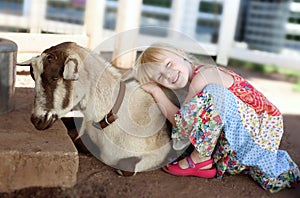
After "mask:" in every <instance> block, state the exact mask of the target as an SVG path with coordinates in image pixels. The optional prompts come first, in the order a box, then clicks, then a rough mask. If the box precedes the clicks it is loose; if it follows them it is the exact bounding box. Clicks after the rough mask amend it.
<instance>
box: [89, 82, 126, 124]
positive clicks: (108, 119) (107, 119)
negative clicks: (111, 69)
mask: <svg viewBox="0 0 300 198" xmlns="http://www.w3.org/2000/svg"><path fill="white" fill-rule="evenodd" d="M125 89H126V85H125V82H124V81H123V80H120V88H119V93H118V96H117V99H116V102H115V104H114V106H113V107H112V109H111V110H110V112H109V113H108V114H106V115H105V116H104V118H103V119H102V120H100V121H99V122H93V126H94V127H96V128H98V129H104V128H105V127H107V126H108V125H110V124H111V123H113V122H114V121H115V120H116V119H117V118H118V116H117V113H118V111H119V109H120V106H121V104H122V102H123V98H124V95H125Z"/></svg>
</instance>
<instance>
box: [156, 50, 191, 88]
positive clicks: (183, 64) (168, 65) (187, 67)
mask: <svg viewBox="0 0 300 198" xmlns="http://www.w3.org/2000/svg"><path fill="white" fill-rule="evenodd" d="M150 72H151V74H152V80H153V81H155V82H156V83H158V84H160V85H162V86H164V87H166V88H169V89H181V88H183V87H185V86H186V84H187V83H188V82H189V81H190V79H191V76H192V66H191V64H190V63H189V62H188V61H185V60H184V59H183V57H181V56H178V55H175V54H174V55H170V56H168V57H165V58H164V59H163V61H162V64H160V65H156V66H154V67H153V68H152V69H151V71H150Z"/></svg>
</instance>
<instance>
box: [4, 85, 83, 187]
mask: <svg viewBox="0 0 300 198" xmlns="http://www.w3.org/2000/svg"><path fill="white" fill-rule="evenodd" d="M0 94H1V93H0ZM33 95H34V92H33V89H32V88H16V89H15V96H14V109H13V110H12V111H11V112H9V113H5V114H0V192H10V191H14V190H17V189H22V188H26V187H72V186H73V185H75V183H76V179H77V171H78V166H79V157H78V152H77V150H76V148H75V146H74V144H73V142H72V140H71V139H70V137H69V136H68V133H67V129H66V128H65V126H64V124H63V123H62V121H60V120H59V121H57V122H56V123H55V124H54V125H53V126H52V127H51V128H50V129H48V130H45V131H38V130H36V129H35V128H34V126H33V125H32V124H31V122H30V115H31V107H32V103H33Z"/></svg>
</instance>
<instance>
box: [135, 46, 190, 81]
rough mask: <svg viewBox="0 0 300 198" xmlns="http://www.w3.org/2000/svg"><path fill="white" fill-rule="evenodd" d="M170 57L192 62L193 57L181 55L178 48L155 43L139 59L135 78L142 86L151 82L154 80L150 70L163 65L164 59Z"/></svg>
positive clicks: (136, 64)
mask: <svg viewBox="0 0 300 198" xmlns="http://www.w3.org/2000/svg"><path fill="white" fill-rule="evenodd" d="M170 55H177V56H180V57H182V58H187V60H189V61H190V62H191V60H190V57H191V55H189V54H185V53H180V50H178V48H176V47H174V46H172V45H169V44H166V43H154V44H152V45H151V46H149V47H148V48H147V49H145V50H144V51H143V52H142V53H141V54H140V56H139V57H138V58H137V61H136V63H135V65H134V68H133V69H134V71H135V72H134V73H135V78H136V79H137V80H138V81H139V82H140V83H141V84H144V83H147V82H150V81H151V79H152V76H151V72H150V70H151V69H153V68H155V67H159V66H160V65H161V64H162V63H163V61H164V59H165V58H166V57H168V56H170ZM187 56H188V57H187ZM191 63H192V62H191Z"/></svg>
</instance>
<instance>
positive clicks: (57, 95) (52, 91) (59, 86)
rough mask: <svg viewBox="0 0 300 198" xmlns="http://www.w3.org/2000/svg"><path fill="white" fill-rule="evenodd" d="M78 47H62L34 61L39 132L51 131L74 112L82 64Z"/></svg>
mask: <svg viewBox="0 0 300 198" xmlns="http://www.w3.org/2000/svg"><path fill="white" fill-rule="evenodd" d="M74 46H76V44H75V43H70V42H68V43H62V44H59V45H57V46H54V47H51V48H49V49H46V50H45V51H44V52H42V54H41V55H40V56H37V57H34V58H32V59H31V60H30V62H31V64H30V65H31V75H32V77H33V79H34V80H35V98H34V107H33V110H32V115H31V122H32V123H33V125H34V126H35V127H36V128H37V129H39V130H44V129H47V128H49V127H50V126H51V125H52V124H53V123H54V122H55V121H56V120H57V119H58V118H60V117H62V116H63V115H65V114H66V113H68V112H69V111H70V110H71V109H72V108H73V84H74V81H76V80H78V78H79V74H78V69H79V66H80V64H82V62H81V59H80V57H79V55H78V54H76V53H73V51H72V48H74ZM74 102H75V101H74Z"/></svg>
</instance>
